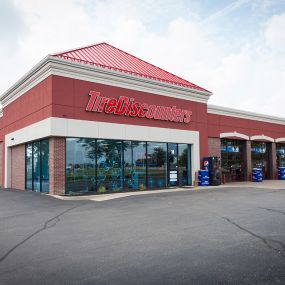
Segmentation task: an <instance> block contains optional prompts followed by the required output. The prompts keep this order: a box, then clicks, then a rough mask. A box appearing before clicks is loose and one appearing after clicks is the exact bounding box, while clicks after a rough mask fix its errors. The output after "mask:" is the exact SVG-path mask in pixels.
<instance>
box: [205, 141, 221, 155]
mask: <svg viewBox="0 0 285 285" xmlns="http://www.w3.org/2000/svg"><path fill="white" fill-rule="evenodd" d="M208 155H209V156H218V157H221V140H220V138H208Z"/></svg>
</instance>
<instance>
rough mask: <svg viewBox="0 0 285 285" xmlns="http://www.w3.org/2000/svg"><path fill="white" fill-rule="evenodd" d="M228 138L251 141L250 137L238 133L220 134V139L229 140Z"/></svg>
mask: <svg viewBox="0 0 285 285" xmlns="http://www.w3.org/2000/svg"><path fill="white" fill-rule="evenodd" d="M228 137H237V138H241V139H244V140H247V141H249V136H247V135H244V134H241V133H238V132H236V131H234V132H232V133H220V138H228Z"/></svg>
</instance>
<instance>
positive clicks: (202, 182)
mask: <svg viewBox="0 0 285 285" xmlns="http://www.w3.org/2000/svg"><path fill="white" fill-rule="evenodd" d="M198 181H199V186H209V171H208V170H199V172H198Z"/></svg>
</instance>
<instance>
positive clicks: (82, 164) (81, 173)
mask: <svg viewBox="0 0 285 285" xmlns="http://www.w3.org/2000/svg"><path fill="white" fill-rule="evenodd" d="M95 148H96V141H95V140H94V139H88V138H68V139H66V191H67V193H71V192H89V191H94V190H95V189H96V175H95V153H96V149H95Z"/></svg>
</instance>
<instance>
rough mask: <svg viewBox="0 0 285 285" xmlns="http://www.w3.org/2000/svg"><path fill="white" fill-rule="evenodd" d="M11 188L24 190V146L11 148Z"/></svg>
mask: <svg viewBox="0 0 285 285" xmlns="http://www.w3.org/2000/svg"><path fill="white" fill-rule="evenodd" d="M11 188H15V189H20V190H25V145H24V144H21V145H17V146H14V147H12V148H11Z"/></svg>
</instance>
